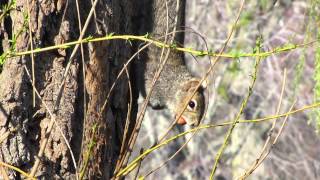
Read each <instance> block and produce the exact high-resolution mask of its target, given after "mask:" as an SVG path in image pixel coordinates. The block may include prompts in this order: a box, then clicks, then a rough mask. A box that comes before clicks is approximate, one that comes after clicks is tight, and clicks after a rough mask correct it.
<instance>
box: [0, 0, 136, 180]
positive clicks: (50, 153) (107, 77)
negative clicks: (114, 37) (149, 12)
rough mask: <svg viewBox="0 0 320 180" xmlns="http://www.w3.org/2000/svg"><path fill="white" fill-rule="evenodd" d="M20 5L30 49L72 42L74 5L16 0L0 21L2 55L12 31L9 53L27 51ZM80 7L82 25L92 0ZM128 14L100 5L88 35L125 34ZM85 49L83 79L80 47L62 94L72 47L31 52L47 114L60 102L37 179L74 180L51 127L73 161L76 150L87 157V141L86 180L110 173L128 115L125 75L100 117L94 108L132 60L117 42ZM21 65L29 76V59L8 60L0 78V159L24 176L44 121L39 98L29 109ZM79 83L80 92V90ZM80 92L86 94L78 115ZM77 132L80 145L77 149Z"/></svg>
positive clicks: (126, 6) (121, 4)
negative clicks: (91, 149)
mask: <svg viewBox="0 0 320 180" xmlns="http://www.w3.org/2000/svg"><path fill="white" fill-rule="evenodd" d="M27 2H29V8H30V15H29V17H30V22H31V25H30V26H31V32H32V36H33V37H32V42H33V46H34V48H41V47H46V46H52V45H57V44H61V43H65V42H69V41H73V40H76V39H78V37H79V28H78V18H77V11H76V4H75V3H76V1H68V0H58V1H57V0H47V1H35V0H29V1H26V0H17V6H16V8H15V9H13V10H11V11H10V13H9V15H8V16H7V17H6V18H5V19H4V20H2V21H1V26H0V33H1V34H0V39H1V42H2V46H1V51H0V52H7V51H8V50H9V48H10V46H12V43H10V42H9V40H10V39H11V38H12V37H13V36H14V35H17V34H19V36H18V38H17V41H16V51H18V52H21V51H26V50H28V49H30V41H29V38H30V37H29V32H28V31H29V27H28V20H27V19H26V18H24V13H28V8H27ZM79 5H80V13H81V20H82V23H84V22H85V19H86V17H87V15H88V12H89V11H90V8H91V1H90V0H79ZM132 9H133V8H132V4H131V2H126V1H121V0H120V1H119V0H113V1H99V3H98V5H97V8H96V12H97V13H96V15H97V17H96V19H94V18H92V20H91V24H90V26H89V28H88V30H87V35H93V36H104V35H107V34H109V33H116V34H130V33H132V25H131V22H130V21H131V17H132ZM98 12H99V13H98ZM82 26H83V24H82ZM11 29H12V32H13V33H11ZM91 47H93V50H92V51H90V50H89V49H90V48H89V46H88V45H84V49H85V53H84V55H85V57H84V59H85V62H86V64H85V65H86V74H87V78H86V79H85V80H84V79H83V78H82V77H83V76H82V75H83V73H82V65H83V64H82V63H81V56H80V49H79V50H78V53H77V55H76V56H75V58H74V59H72V64H71V68H70V71H69V73H68V75H67V78H66V81H65V84H64V88H63V92H62V95H61V97H59V85H60V83H61V82H62V78H63V73H64V71H65V69H66V65H67V63H68V61H69V57H70V53H71V52H72V49H73V48H69V49H66V50H63V49H59V50H52V51H46V52H43V53H39V54H35V55H34V57H35V86H36V88H37V90H38V91H39V92H40V95H41V97H42V99H43V101H44V103H46V104H47V105H48V107H49V109H50V110H51V111H53V109H54V105H55V103H56V101H57V99H59V98H61V99H60V102H59V103H58V108H57V110H56V111H55V113H56V120H57V124H55V126H54V128H53V131H52V133H51V135H50V137H49V141H48V144H47V146H46V148H45V152H44V156H43V157H41V164H40V166H39V168H38V170H37V173H36V177H38V178H41V179H55V178H63V179H68V178H74V175H75V173H76V170H75V169H74V166H73V164H72V159H71V155H70V151H69V149H68V147H67V145H66V142H65V140H64V139H63V137H62V135H61V133H60V131H59V130H58V129H57V126H59V127H60V128H61V130H62V132H63V135H64V136H65V137H66V138H67V141H68V143H69V144H70V145H71V149H72V151H73V153H74V154H75V158H76V161H77V162H78V161H79V160H82V159H83V158H81V157H82V156H81V154H80V153H85V152H86V150H87V146H88V144H89V143H91V142H94V143H96V145H97V146H95V149H94V152H93V154H94V155H93V156H90V158H89V164H88V173H87V177H102V178H104V179H105V178H110V177H111V176H112V173H113V168H114V167H113V166H114V164H115V161H116V159H117V156H118V154H119V148H120V147H119V146H120V143H121V138H122V133H123V128H124V122H125V120H126V116H127V102H128V78H126V75H125V74H124V75H123V76H122V78H120V79H119V80H118V81H117V85H116V87H115V90H114V92H116V93H113V94H112V96H111V98H110V100H109V103H108V105H107V108H106V109H105V110H104V111H103V113H102V114H100V113H99V110H100V108H101V107H102V106H103V103H104V101H105V99H106V96H107V93H108V91H109V89H110V86H111V85H112V83H113V82H114V80H115V78H116V77H117V74H118V72H119V70H120V69H121V68H122V67H123V63H124V62H125V61H126V60H127V59H129V57H130V56H131V47H130V45H129V44H128V43H126V42H124V41H111V42H100V43H95V44H92V46H91ZM24 66H26V67H27V69H28V70H29V71H30V72H31V58H30V55H26V56H19V57H13V58H8V59H7V60H6V62H5V64H4V66H3V71H2V73H1V75H0V135H3V134H5V133H6V132H10V135H9V136H8V137H7V138H5V140H4V141H3V142H0V161H3V162H6V163H8V164H11V165H13V166H16V167H18V168H20V169H22V170H24V171H26V172H30V170H31V168H32V166H33V164H34V162H35V157H36V155H37V154H38V151H39V148H40V145H41V143H42V142H43V140H44V139H45V138H46V137H45V132H46V130H47V128H48V125H49V123H50V121H51V118H50V116H49V114H48V111H47V110H46V108H45V107H44V105H43V104H42V103H41V101H40V99H39V98H36V106H35V107H33V105H32V104H33V100H32V99H33V96H32V83H31V81H30V78H29V77H28V76H27V73H26V71H25V69H24ZM83 82H85V84H84V83H83ZM83 86H85V88H86V91H87V92H83ZM84 93H88V96H87V97H88V98H87V111H86V112H87V114H86V116H85V118H84V113H83V112H84V111H85V109H84V106H83V103H84V100H83V95H84ZM97 117H98V118H97ZM84 119H86V123H85V127H83V121H84ZM93 125H95V126H97V127H98V130H97V131H96V134H93V133H92V127H93ZM83 129H84V132H83ZM83 133H84V137H85V138H84V139H83V142H84V146H83V147H81V142H82V137H83V136H82V134H83ZM81 150H82V152H81ZM80 165H83V163H78V170H79V169H80V168H81V167H80ZM6 171H7V172H8V175H9V177H10V178H20V176H21V175H20V174H19V173H17V172H15V171H12V170H9V169H6Z"/></svg>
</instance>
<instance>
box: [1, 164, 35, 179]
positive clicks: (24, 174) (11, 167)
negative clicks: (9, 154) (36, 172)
mask: <svg viewBox="0 0 320 180" xmlns="http://www.w3.org/2000/svg"><path fill="white" fill-rule="evenodd" d="M0 166H3V167H7V168H9V169H13V170H15V171H17V172H19V173H20V174H22V175H23V176H25V177H27V178H30V179H32V180H36V178H34V177H33V176H31V175H29V174H28V173H26V172H24V171H22V170H21V169H19V168H17V167H15V166H12V165H10V164H7V163H5V162H1V161H0Z"/></svg>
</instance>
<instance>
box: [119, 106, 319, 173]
mask: <svg viewBox="0 0 320 180" xmlns="http://www.w3.org/2000/svg"><path fill="white" fill-rule="evenodd" d="M318 107H320V102H318V103H314V104H311V105H306V106H304V107H302V108H300V109H296V110H293V111H289V112H286V113H284V114H280V115H272V116H268V117H264V118H259V119H252V120H238V121H237V122H236V123H261V122H264V121H269V120H273V119H278V118H281V117H286V116H290V115H294V114H296V113H300V112H303V111H306V110H309V109H314V108H318ZM233 123H234V121H227V122H224V123H220V124H208V125H201V126H198V127H196V128H193V129H190V130H188V131H185V132H182V133H180V134H178V135H175V136H173V137H171V138H169V139H167V140H164V141H163V142H161V143H159V144H157V145H155V146H153V147H152V148H149V149H147V150H146V151H145V152H143V153H142V154H141V155H140V156H138V157H137V158H135V159H134V160H132V161H131V162H130V163H129V164H128V165H127V166H126V167H125V168H123V169H121V171H119V172H118V173H117V175H116V177H119V176H122V175H126V174H128V173H129V172H131V171H132V170H133V169H134V168H135V167H136V166H137V162H139V161H140V160H141V159H143V158H145V157H146V156H147V155H148V154H150V153H151V152H153V151H154V150H156V149H159V148H160V147H162V146H165V145H167V144H169V143H170V142H172V141H174V140H175V139H177V138H180V137H182V136H184V135H186V134H189V133H193V132H196V131H199V130H202V129H208V128H215V127H224V126H228V125H232V124H233Z"/></svg>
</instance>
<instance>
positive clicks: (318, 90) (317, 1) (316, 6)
mask: <svg viewBox="0 0 320 180" xmlns="http://www.w3.org/2000/svg"><path fill="white" fill-rule="evenodd" d="M319 10H320V0H312V4H311V9H310V19H311V18H315V19H314V20H315V21H313V22H316V23H315V30H316V31H315V32H316V38H317V39H318V40H319V39H320V32H319V31H320V28H319V25H320V17H319V16H320V13H319ZM314 63H315V64H314V66H315V71H314V81H315V85H314V101H315V102H319V101H320V43H319V42H317V44H316V52H315V62H314ZM314 115H315V117H314V121H315V124H316V128H317V132H318V133H319V131H320V110H319V109H316V110H314Z"/></svg>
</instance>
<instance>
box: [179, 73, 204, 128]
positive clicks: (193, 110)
mask: <svg viewBox="0 0 320 180" xmlns="http://www.w3.org/2000/svg"><path fill="white" fill-rule="evenodd" d="M199 83H200V80H199V79H191V80H189V81H187V82H186V83H183V84H182V86H181V88H180V89H179V90H178V91H177V92H176V96H175V103H174V104H175V106H174V108H173V111H174V113H175V116H178V115H179V113H181V112H182V111H183V109H184V108H185V107H184V106H185V105H186V101H187V100H189V99H190V97H192V98H191V99H190V101H189V102H188V103H187V107H186V108H185V110H184V112H183V113H182V115H181V117H180V118H179V120H178V121H177V124H180V125H184V124H188V125H192V126H198V125H199V123H200V120H201V118H202V116H203V114H204V109H205V98H204V89H205V85H204V84H202V85H201V86H200V87H199V88H198V89H197V91H196V93H195V94H194V95H193V93H194V91H195V90H196V88H197V86H198V84H199ZM192 95H193V96H192Z"/></svg>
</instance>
